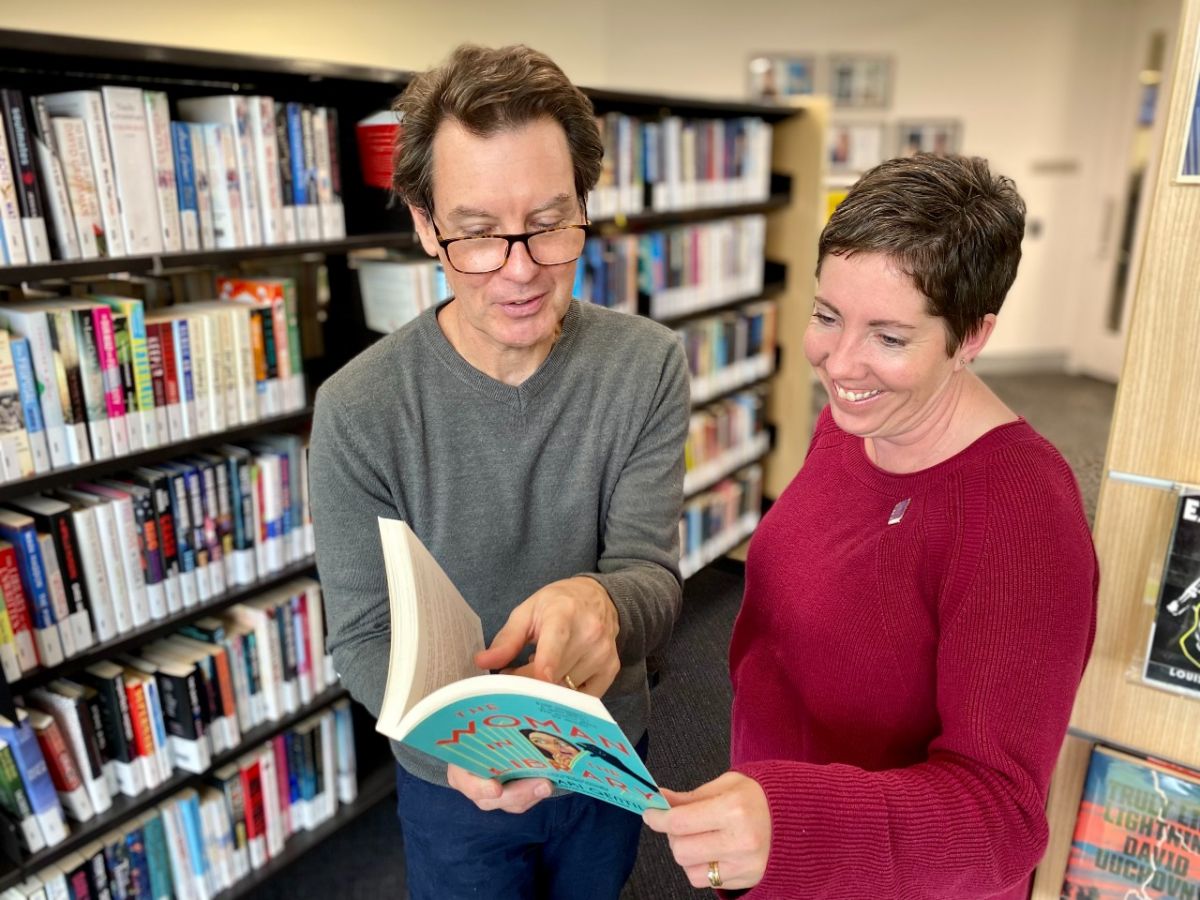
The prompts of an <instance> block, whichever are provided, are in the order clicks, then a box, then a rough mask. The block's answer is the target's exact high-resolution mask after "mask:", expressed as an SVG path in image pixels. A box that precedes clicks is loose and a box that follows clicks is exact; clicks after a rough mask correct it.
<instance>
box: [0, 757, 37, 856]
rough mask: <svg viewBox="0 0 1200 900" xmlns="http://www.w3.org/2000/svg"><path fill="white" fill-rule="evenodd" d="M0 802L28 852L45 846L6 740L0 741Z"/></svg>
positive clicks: (33, 851)
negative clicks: (15, 822)
mask: <svg viewBox="0 0 1200 900" xmlns="http://www.w3.org/2000/svg"><path fill="white" fill-rule="evenodd" d="M0 804H2V805H3V807H4V809H5V811H7V812H8V813H9V815H10V816H12V818H13V819H15V820H16V821H17V824H18V826H19V828H20V835H21V840H22V841H23V842H24V844H25V848H26V849H27V850H28V851H29V852H30V853H37V852H38V851H39V850H41V849H42V848H43V847H45V846H46V839H45V838H44V837H43V836H42V829H41V828H40V827H39V825H38V822H37V817H36V816H35V815H34V813H33V807H32V806H31V805H30V803H29V795H28V794H27V793H26V790H25V784H24V782H22V781H21V773H20V772H19V771H18V770H17V763H16V760H15V759H14V758H13V751H12V748H11V747H10V746H9V745H8V742H7V741H5V742H2V743H0Z"/></svg>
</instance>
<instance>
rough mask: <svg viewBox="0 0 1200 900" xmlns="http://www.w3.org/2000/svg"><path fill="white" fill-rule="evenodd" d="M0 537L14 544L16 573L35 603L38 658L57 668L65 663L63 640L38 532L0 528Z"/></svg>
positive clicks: (28, 595)
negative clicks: (48, 585)
mask: <svg viewBox="0 0 1200 900" xmlns="http://www.w3.org/2000/svg"><path fill="white" fill-rule="evenodd" d="M0 537H3V538H4V539H5V540H6V541H9V542H11V543H12V546H13V550H14V551H15V553H16V557H17V570H18V571H19V572H20V574H21V586H22V587H23V588H24V589H25V596H26V597H27V598H29V600H30V601H32V608H33V621H34V640H35V641H36V643H37V649H38V658H39V660H40V661H41V663H42V665H43V666H56V665H58V664H59V663H60V662H62V661H63V652H62V641H61V639H60V638H59V634H58V625H57V624H56V622H55V618H54V608H53V607H52V606H51V604H50V592H49V590H48V588H47V585H46V569H45V566H44V565H43V563H42V551H41V548H40V547H39V546H38V541H37V532H36V531H35V530H34V528H33V525H32V524H30V525H29V526H27V527H23V528H19V529H13V528H9V527H8V526H6V525H0Z"/></svg>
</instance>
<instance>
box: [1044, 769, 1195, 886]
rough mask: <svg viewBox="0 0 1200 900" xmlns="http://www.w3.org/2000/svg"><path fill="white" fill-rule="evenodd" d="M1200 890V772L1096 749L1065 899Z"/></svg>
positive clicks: (1087, 783) (1077, 822)
mask: <svg viewBox="0 0 1200 900" xmlns="http://www.w3.org/2000/svg"><path fill="white" fill-rule="evenodd" d="M1197 892H1200V773H1196V772H1189V771H1187V770H1184V769H1181V768H1176V767H1173V766H1167V765H1163V764H1159V763H1155V762H1153V761H1151V760H1146V759H1140V758H1138V757H1136V756H1130V755H1127V754H1124V753H1121V752H1119V751H1116V750H1110V749H1109V748H1107V747H1100V746H1097V747H1094V748H1093V749H1092V759H1091V763H1090V765H1089V766H1088V773H1087V781H1086V782H1085V783H1084V788H1083V800H1082V801H1081V802H1080V804H1079V816H1078V818H1077V819H1076V822H1075V839H1074V841H1073V842H1072V844H1071V855H1070V858H1069V860H1068V862H1067V873H1066V876H1065V878H1064V880H1063V886H1062V891H1061V892H1060V894H1061V897H1062V898H1063V900H1125V898H1126V897H1138V898H1145V900H1151V898H1153V900H1173V898H1182V897H1195V896H1197Z"/></svg>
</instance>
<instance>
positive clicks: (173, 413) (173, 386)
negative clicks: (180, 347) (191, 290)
mask: <svg viewBox="0 0 1200 900" xmlns="http://www.w3.org/2000/svg"><path fill="white" fill-rule="evenodd" d="M174 321H175V320H173V319H168V320H167V321H164V322H161V323H159V324H160V326H161V327H160V328H159V329H158V340H159V345H160V346H161V348H162V367H163V393H164V396H165V399H166V407H167V425H168V427H169V429H170V433H171V440H172V441H182V440H183V439H184V438H185V437H186V436H187V433H186V432H185V430H184V429H185V425H184V418H185V417H184V412H183V399H184V398H183V396H182V384H181V376H180V373H179V358H178V356H177V353H176V349H175V325H174Z"/></svg>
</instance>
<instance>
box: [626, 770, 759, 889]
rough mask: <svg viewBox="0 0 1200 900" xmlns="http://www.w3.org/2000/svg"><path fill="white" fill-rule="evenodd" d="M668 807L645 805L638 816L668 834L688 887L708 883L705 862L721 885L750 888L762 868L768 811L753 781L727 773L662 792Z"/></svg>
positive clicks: (648, 824) (649, 825)
mask: <svg viewBox="0 0 1200 900" xmlns="http://www.w3.org/2000/svg"><path fill="white" fill-rule="evenodd" d="M663 796H665V797H666V798H667V802H669V803H670V804H671V809H669V810H661V809H648V810H646V812H645V813H643V814H642V819H643V821H645V823H646V825H647V826H648V827H649V828H650V829H651V830H653V831H657V832H660V833H661V834H665V835H667V838H668V839H669V841H670V844H671V853H672V855H673V856H674V857H675V862H677V863H679V865H680V866H682V867H683V870H684V872H685V873H686V874H687V878H688V882H689V883H690V884H691V885H692V887H698V888H704V887H709V886H710V882H709V876H708V873H709V863H710V862H716V863H717V869H718V872H719V873H720V877H721V884H720V886H721V887H725V888H731V889H735V890H736V889H738V888H749V887H754V885H756V884H758V883H759V881H761V880H762V877H763V873H764V872H766V870H767V857H768V855H769V854H770V852H771V812H770V810H769V808H768V807H767V797H766V794H764V793H763V789H762V788H761V787H759V786H758V782H756V781H754V780H753V779H751V778H747V777H746V776H745V775H739V774H738V773H737V772H726V773H725V774H724V775H722V776H721V777H720V778H718V779H716V780H715V781H710V782H709V783H708V784H704V785H701V786H700V787H698V788H696V790H694V791H688V792H685V793H676V792H675V791H668V790H663Z"/></svg>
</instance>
